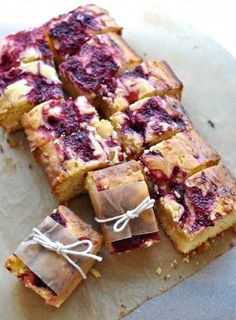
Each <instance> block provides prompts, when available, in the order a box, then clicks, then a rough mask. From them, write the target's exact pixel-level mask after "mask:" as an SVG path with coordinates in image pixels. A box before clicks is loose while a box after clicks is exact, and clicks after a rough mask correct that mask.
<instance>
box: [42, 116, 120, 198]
mask: <svg viewBox="0 0 236 320" xmlns="http://www.w3.org/2000/svg"><path fill="white" fill-rule="evenodd" d="M37 157H38V161H39V162H40V163H41V164H42V166H43V167H44V169H45V172H46V174H47V176H48V180H49V183H50V185H51V188H52V191H53V193H54V194H55V195H56V197H57V198H58V200H59V201H60V202H65V201H67V200H69V199H71V198H73V197H75V196H77V195H79V194H80V193H81V192H82V191H83V190H84V187H85V186H84V180H85V175H86V174H87V172H89V171H91V170H95V169H99V168H103V167H106V166H108V165H112V164H115V163H119V162H120V161H122V160H123V154H122V152H121V147H120V144H119V142H118V139H117V135H116V133H115V132H114V130H113V127H112V125H111V123H110V122H109V121H108V120H101V121H98V122H96V124H95V125H94V126H91V125H88V124H86V123H84V124H83V125H81V127H80V128H79V129H78V130H77V131H75V132H73V133H72V134H70V135H67V136H65V135H62V136H61V137H60V138H58V139H56V140H54V141H51V142H48V143H47V144H45V145H44V146H43V147H42V148H41V149H40V153H39V154H38V156H37Z"/></svg>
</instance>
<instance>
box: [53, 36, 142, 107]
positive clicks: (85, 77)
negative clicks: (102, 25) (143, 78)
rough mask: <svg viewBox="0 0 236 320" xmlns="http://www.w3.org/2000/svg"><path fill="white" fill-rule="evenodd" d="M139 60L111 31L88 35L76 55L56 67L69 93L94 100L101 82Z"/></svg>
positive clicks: (109, 79) (110, 79) (106, 82)
mask: <svg viewBox="0 0 236 320" xmlns="http://www.w3.org/2000/svg"><path fill="white" fill-rule="evenodd" d="M140 61H141V59H140V58H139V57H138V56H137V55H136V54H135V53H134V52H133V51H132V50H131V49H130V48H129V47H128V45H127V44H126V43H125V41H124V40H123V39H122V38H121V37H120V36H119V35H118V34H116V33H114V32H113V33H112V32H110V33H106V34H101V35H96V36H93V37H91V38H90V40H88V41H87V42H86V43H85V44H84V45H83V46H82V47H81V50H80V52H79V53H78V54H77V55H76V56H72V57H70V58H68V59H67V60H66V61H64V62H63V63H62V64H61V65H60V67H59V71H60V76H61V79H62V82H63V86H64V89H65V90H66V91H67V92H68V93H69V94H70V95H71V96H72V97H77V96H79V95H85V96H87V98H89V99H90V100H91V101H93V100H94V98H95V97H96V96H97V95H96V94H97V91H98V89H99V88H100V87H101V85H103V84H109V83H110V82H111V81H112V78H113V77H114V76H116V75H117V74H118V73H119V72H122V70H124V69H130V68H133V67H134V66H135V65H137V64H138V63H140Z"/></svg>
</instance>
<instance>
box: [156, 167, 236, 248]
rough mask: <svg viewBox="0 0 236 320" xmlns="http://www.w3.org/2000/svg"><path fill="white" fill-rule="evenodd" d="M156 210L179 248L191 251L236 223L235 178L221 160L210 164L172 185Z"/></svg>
mask: <svg viewBox="0 0 236 320" xmlns="http://www.w3.org/2000/svg"><path fill="white" fill-rule="evenodd" d="M156 212H157V215H158V217H159V219H160V221H161V224H162V226H163V227H164V229H165V231H166V233H167V234H168V235H169V236H170V238H171V239H172V241H173V242H174V244H175V246H176V248H177V249H178V250H179V251H180V252H183V253H189V252H190V251H192V250H194V249H195V248H197V247H198V246H200V245H201V244H202V243H204V242H206V241H207V240H208V239H209V238H212V237H215V236H216V235H217V234H219V233H220V232H222V231H224V230H226V229H228V228H230V227H231V226H233V225H234V224H235V223H236V180H235V179H234V178H233V177H232V175H231V174H230V172H229V171H228V170H227V169H226V168H225V167H224V166H223V165H222V164H219V165H217V166H213V167H210V168H207V169H205V170H203V171H200V172H198V173H196V174H194V175H192V176H191V177H189V178H187V179H186V180H185V181H184V182H182V183H179V184H176V185H175V186H173V188H172V192H171V193H169V194H167V195H165V196H164V197H161V198H160V200H159V201H157V206H156Z"/></svg>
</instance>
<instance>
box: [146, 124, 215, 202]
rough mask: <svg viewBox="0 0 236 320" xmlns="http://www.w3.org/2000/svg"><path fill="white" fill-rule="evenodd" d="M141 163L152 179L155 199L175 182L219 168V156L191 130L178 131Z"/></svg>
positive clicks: (152, 148) (149, 152) (154, 147)
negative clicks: (203, 171)
mask: <svg viewBox="0 0 236 320" xmlns="http://www.w3.org/2000/svg"><path fill="white" fill-rule="evenodd" d="M140 160H141V164H142V167H143V170H144V173H145V175H146V177H147V180H149V184H150V188H151V190H152V197H154V198H158V197H160V196H163V195H165V194H166V193H168V192H169V191H170V190H171V188H172V186H173V185H175V184H176V183H181V182H182V181H184V180H185V179H186V178H188V177H189V176H192V175H193V174H195V173H196V172H198V171H201V170H203V169H205V168H208V167H210V166H213V165H217V164H218V162H219V160H220V156H219V154H218V153H217V152H216V151H215V150H214V149H213V148H212V147H211V146H210V145H209V144H208V143H207V142H206V141H205V139H203V138H202V137H201V136H200V135H199V133H198V132H197V131H196V130H194V129H192V130H189V131H185V132H179V133H177V134H176V135H174V136H172V137H171V138H170V139H168V140H164V141H162V142H160V143H158V144H156V145H154V146H152V147H151V148H150V149H148V150H145V151H144V153H143V154H142V155H141V158H140Z"/></svg>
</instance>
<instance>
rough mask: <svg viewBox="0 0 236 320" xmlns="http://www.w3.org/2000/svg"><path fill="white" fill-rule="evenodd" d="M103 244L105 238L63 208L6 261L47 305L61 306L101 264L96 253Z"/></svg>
mask: <svg viewBox="0 0 236 320" xmlns="http://www.w3.org/2000/svg"><path fill="white" fill-rule="evenodd" d="M58 242H60V244H58ZM102 242H103V239H102V236H101V235H100V234H98V233H97V232H96V231H95V230H93V229H92V227H91V226H90V225H88V224H86V223H85V222H84V221H83V220H81V219H80V218H79V217H78V216H76V215H75V214H74V213H73V212H72V211H70V210H69V209H68V208H66V207H63V206H60V207H59V208H58V209H56V210H54V211H53V212H52V213H51V214H49V215H48V216H47V217H46V218H45V219H44V221H43V222H42V223H41V224H40V225H39V226H38V228H37V229H33V232H32V233H31V234H30V235H29V237H28V238H26V239H25V240H24V241H23V242H22V243H21V244H20V246H19V247H18V248H17V249H16V251H15V252H14V254H13V255H11V256H10V257H9V258H8V259H7V260H6V262H5V267H6V268H7V269H8V270H9V271H10V272H11V273H12V274H14V275H15V276H16V277H17V278H18V279H19V280H20V281H22V282H23V283H24V285H25V286H26V287H28V288H30V289H32V290H33V291H34V292H36V293H37V294H38V295H40V296H41V297H42V298H43V299H44V300H45V303H46V304H48V305H52V306H55V307H60V305H61V304H62V303H63V302H64V301H65V300H66V299H67V298H68V297H69V295H70V294H71V293H72V292H73V290H74V289H75V288H76V287H77V286H78V285H79V283H80V282H81V281H82V280H83V279H84V278H86V276H85V275H86V273H87V272H88V271H89V270H90V268H91V267H92V266H93V264H94V263H95V261H96V260H98V261H101V258H100V257H98V256H96V253H97V252H98V251H99V250H100V249H101V245H102ZM44 244H46V245H47V246H49V248H50V249H49V248H46V247H45V246H44ZM65 245H67V246H69V248H68V247H67V248H65V247H64V246H65ZM65 249H67V250H71V251H72V253H68V252H67V251H65ZM65 255H66V256H65Z"/></svg>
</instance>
